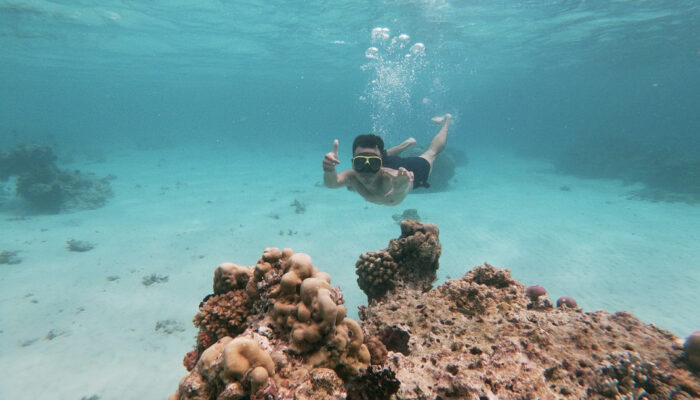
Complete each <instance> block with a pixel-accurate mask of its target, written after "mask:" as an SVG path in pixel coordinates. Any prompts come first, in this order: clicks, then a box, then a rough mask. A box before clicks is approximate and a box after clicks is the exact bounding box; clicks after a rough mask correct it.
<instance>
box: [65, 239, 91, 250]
mask: <svg viewBox="0 0 700 400" xmlns="http://www.w3.org/2000/svg"><path fill="white" fill-rule="evenodd" d="M66 248H67V249H68V251H74V252H78V253H84V252H86V251H90V250H92V249H94V248H95V244H94V243H91V242H88V241H85V240H75V239H70V240H68V241H67V242H66Z"/></svg>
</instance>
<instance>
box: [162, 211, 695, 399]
mask: <svg viewBox="0 0 700 400" xmlns="http://www.w3.org/2000/svg"><path fill="white" fill-rule="evenodd" d="M401 228H402V229H401V232H402V234H401V237H400V238H398V239H393V240H392V241H391V242H390V245H389V247H388V248H387V249H385V250H381V251H379V252H372V253H366V254H365V255H363V257H362V258H361V259H360V261H358V264H359V265H358V269H357V272H358V274H365V278H362V279H369V278H371V279H375V277H376V276H384V275H382V274H384V272H382V274H371V273H370V274H367V269H370V268H371V267H370V265H371V264H373V265H374V268H379V266H382V267H383V266H384V265H385V264H383V263H384V261H387V260H392V261H391V262H392V263H393V264H392V265H391V269H392V271H393V273H394V274H395V275H392V276H390V277H389V278H388V282H389V283H390V284H391V285H392V287H391V288H390V289H387V290H386V291H384V292H382V293H381V294H377V293H375V295H374V296H370V294H369V293H368V296H369V297H370V299H371V301H370V304H369V305H368V306H364V307H360V312H359V315H360V319H361V322H360V323H358V322H356V321H354V320H351V319H348V318H346V317H345V313H346V310H345V308H344V306H343V299H342V294H341V293H340V291H339V289H337V288H333V287H331V285H330V276H328V274H326V273H323V272H321V271H319V270H317V269H316V268H315V267H314V266H313V264H312V261H311V258H310V257H309V256H308V255H306V254H301V253H297V254H295V253H293V252H292V251H291V250H289V249H285V250H283V251H280V250H279V249H276V248H268V249H265V252H264V253H263V256H262V257H261V258H260V260H258V262H257V264H256V265H255V266H251V267H241V266H237V265H235V264H230V263H225V264H222V265H220V266H219V267H218V268H217V270H216V272H215V279H214V288H215V289H214V291H215V294H212V295H209V296H207V297H206V298H205V299H204V301H203V302H202V303H201V304H200V313H199V314H197V316H196V317H195V324H196V325H197V326H198V327H199V328H200V331H199V334H198V336H197V346H196V348H195V349H194V350H193V351H191V352H189V353H188V354H187V355H186V356H185V360H184V364H185V366H186V367H187V369H188V371H190V373H189V374H188V375H187V376H185V377H184V378H183V379H182V380H181V381H180V384H179V387H178V389H177V392H176V393H175V394H174V395H173V396H171V398H170V399H171V400H183V399H202V400H214V399H216V400H229V399H251V400H256V399H298V400H305V399H338V400H340V399H349V400H370V399H371V400H390V399H393V400H403V399H443V400H447V399H469V400H471V399H473V400H481V399H503V400H507V399H582V398H596V399H603V398H611V399H613V398H615V399H641V398H645V399H670V398H673V399H694V398H698V396H700V380H699V379H698V377H697V375H695V373H696V372H697V368H698V361H699V360H700V357H699V348H700V345H699V343H700V342H699V340H698V338H699V337H700V332H694V333H693V334H692V335H691V336H690V337H689V338H688V339H687V340H686V341H685V343H683V342H682V341H681V340H680V339H679V338H677V337H675V336H674V335H673V334H671V333H670V332H667V331H664V330H663V329H660V328H658V327H656V326H654V325H648V324H644V323H642V322H641V321H639V320H638V319H636V318H635V317H634V316H633V315H631V314H630V313H627V312H617V313H614V314H611V313H607V312H604V311H596V312H584V311H583V310H582V309H581V308H579V307H578V306H577V305H576V304H575V302H573V299H570V298H563V299H560V301H558V303H560V304H559V306H558V307H556V308H555V307H553V305H552V302H551V301H550V300H549V297H548V296H547V292H546V290H545V289H544V288H542V287H539V286H537V285H533V286H530V287H528V288H526V287H525V285H523V284H522V283H520V282H518V281H516V280H515V279H514V278H513V277H511V275H510V272H509V271H508V270H507V269H498V268H495V267H493V266H491V265H489V264H484V265H481V266H478V267H475V268H473V269H472V270H471V271H469V272H468V273H466V274H465V275H464V276H462V277H461V278H459V279H454V280H450V281H448V282H446V283H444V284H442V285H440V286H438V287H437V288H431V285H432V282H433V281H434V273H435V270H436V269H437V264H438V260H437V258H438V257H439V254H440V243H439V241H438V230H437V227H435V226H434V225H430V224H421V223H418V222H415V221H403V223H402V226H401ZM382 257H384V258H382ZM389 257H390V258H389ZM421 266H422V267H423V269H424V270H423V271H421V272H419V271H418V270H419V267H421ZM399 276H400V277H401V278H398V277H399ZM367 277H369V278H367ZM407 277H410V279H414V280H415V281H413V282H409V281H408V279H409V278H407ZM361 284H362V283H361ZM373 284H374V283H373ZM371 287H374V286H371ZM217 292H218V293H217ZM572 302H573V303H572ZM694 371H695V372H694Z"/></svg>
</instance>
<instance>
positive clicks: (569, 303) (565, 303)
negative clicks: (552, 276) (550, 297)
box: [557, 296, 578, 308]
mask: <svg viewBox="0 0 700 400" xmlns="http://www.w3.org/2000/svg"><path fill="white" fill-rule="evenodd" d="M577 306H578V304H576V300H574V299H573V298H571V297H569V296H562V297H560V298H559V299H558V300H557V307H569V308H576V307H577Z"/></svg>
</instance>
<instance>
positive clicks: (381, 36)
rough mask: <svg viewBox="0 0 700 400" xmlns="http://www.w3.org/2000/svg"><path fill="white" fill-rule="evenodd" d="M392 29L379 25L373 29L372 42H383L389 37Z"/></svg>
mask: <svg viewBox="0 0 700 400" xmlns="http://www.w3.org/2000/svg"><path fill="white" fill-rule="evenodd" d="M390 36H391V31H390V30H389V28H382V27H377V28H374V29H372V42H373V43H374V42H381V41H384V40H387V39H389V37H390Z"/></svg>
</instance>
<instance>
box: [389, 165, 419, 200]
mask: <svg viewBox="0 0 700 400" xmlns="http://www.w3.org/2000/svg"><path fill="white" fill-rule="evenodd" d="M403 178H405V179H406V180H405V182H398V183H397V182H395V181H394V180H395V179H398V180H399V181H403V180H404V179H403ZM389 179H390V180H391V189H389V191H388V192H386V193H385V194H384V197H389V196H391V195H392V194H394V191H395V189H396V187H397V186H398V187H399V188H400V189H403V188H405V187H406V186H408V183H409V182H413V172H412V171H409V170H407V169H406V168H404V167H399V170H398V173H397V174H396V175H394V174H390V175H389ZM404 185H406V186H404Z"/></svg>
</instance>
